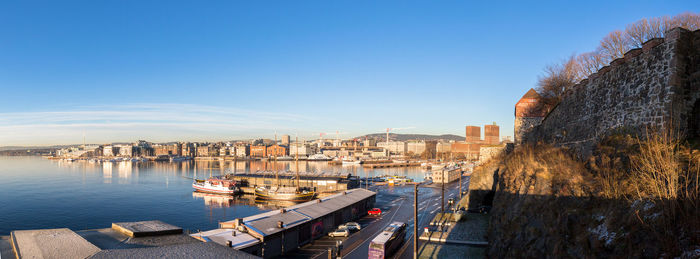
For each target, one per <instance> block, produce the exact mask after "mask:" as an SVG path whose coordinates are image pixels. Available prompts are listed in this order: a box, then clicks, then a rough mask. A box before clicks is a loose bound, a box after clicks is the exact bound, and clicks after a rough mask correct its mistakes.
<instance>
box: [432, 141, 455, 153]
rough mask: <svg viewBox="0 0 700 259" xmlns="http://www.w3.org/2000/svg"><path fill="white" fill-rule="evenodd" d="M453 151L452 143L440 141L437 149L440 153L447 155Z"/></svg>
mask: <svg viewBox="0 0 700 259" xmlns="http://www.w3.org/2000/svg"><path fill="white" fill-rule="evenodd" d="M451 149H452V143H450V142H445V141H438V142H437V144H436V147H435V150H436V151H437V152H438V153H447V152H450V151H451Z"/></svg>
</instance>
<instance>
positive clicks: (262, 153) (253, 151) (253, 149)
mask: <svg viewBox="0 0 700 259" xmlns="http://www.w3.org/2000/svg"><path fill="white" fill-rule="evenodd" d="M250 156H251V157H267V147H266V146H264V145H259V146H250Z"/></svg>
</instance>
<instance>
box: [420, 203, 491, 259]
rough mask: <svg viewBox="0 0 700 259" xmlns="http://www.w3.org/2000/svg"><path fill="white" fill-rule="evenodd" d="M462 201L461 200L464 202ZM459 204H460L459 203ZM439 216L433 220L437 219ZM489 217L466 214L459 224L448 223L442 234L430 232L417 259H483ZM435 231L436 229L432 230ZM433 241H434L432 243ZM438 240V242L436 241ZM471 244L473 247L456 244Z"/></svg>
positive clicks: (486, 215)
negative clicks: (428, 240)
mask: <svg viewBox="0 0 700 259" xmlns="http://www.w3.org/2000/svg"><path fill="white" fill-rule="evenodd" d="M464 199H468V197H464ZM464 199H463V200H464ZM460 203H461V202H460ZM438 217H439V215H437V216H436V218H435V219H434V220H438V221H439V220H440V219H438ZM488 223H489V215H488V214H480V213H467V214H465V215H464V216H463V218H462V220H461V221H459V222H450V224H449V226H446V227H447V230H445V231H444V232H432V233H431V234H430V236H429V237H426V236H424V237H423V238H430V240H431V241H430V242H427V241H423V242H426V244H425V246H423V247H422V249H421V250H420V251H419V255H418V257H419V258H485V257H486V247H485V246H484V243H486V242H488V239H487V236H486V230H487V228H488ZM434 230H435V231H437V228H435V229H434ZM432 240H435V241H432ZM437 240H440V241H437ZM457 243H473V244H475V245H466V244H457Z"/></svg>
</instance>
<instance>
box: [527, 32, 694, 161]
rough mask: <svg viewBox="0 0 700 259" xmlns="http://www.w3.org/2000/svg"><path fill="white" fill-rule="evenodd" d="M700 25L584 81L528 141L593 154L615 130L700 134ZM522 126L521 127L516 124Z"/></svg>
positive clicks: (654, 42)
mask: <svg viewBox="0 0 700 259" xmlns="http://www.w3.org/2000/svg"><path fill="white" fill-rule="evenodd" d="M699 97H700V30H696V31H694V32H690V31H688V30H685V29H682V28H675V29H672V30H670V31H668V32H667V33H666V38H664V39H652V40H649V41H648V42H646V43H644V45H643V47H642V48H641V49H633V50H630V51H629V52H627V53H626V54H625V56H624V58H620V59H616V60H614V61H613V62H612V63H611V64H610V66H606V67H603V68H601V69H600V70H599V71H598V72H597V73H594V74H592V75H590V76H589V77H588V79H585V80H583V81H582V82H580V83H579V84H578V85H577V86H576V87H574V88H573V89H572V90H571V91H568V92H567V93H566V94H565V96H564V97H563V98H562V101H561V102H560V103H559V105H557V106H556V107H554V108H553V109H552V110H551V112H550V113H549V114H547V116H546V117H545V118H544V120H542V122H541V123H540V125H538V126H535V127H534V128H532V130H529V131H527V132H525V133H523V140H524V141H530V142H533V141H544V142H547V143H554V144H556V145H562V146H568V147H572V148H575V149H579V150H580V151H582V155H586V154H589V153H590V151H591V149H592V148H593V146H594V145H595V143H596V142H597V141H598V140H600V139H601V138H603V137H605V136H606V135H607V134H609V133H610V132H611V131H612V130H614V129H626V130H631V131H638V133H643V131H644V130H645V129H646V128H655V129H664V128H665V127H667V126H668V125H672V126H673V128H674V129H675V130H678V131H680V132H681V133H684V134H687V135H690V136H693V135H695V136H700V130H699V129H700V126H698V124H700V123H699V122H700V118H698V116H699V115H698V114H697V112H698V110H700V108H698V106H700V104H698V103H699V101H698V99H700V98H699ZM516 130H517V129H516Z"/></svg>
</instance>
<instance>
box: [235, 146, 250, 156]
mask: <svg viewBox="0 0 700 259" xmlns="http://www.w3.org/2000/svg"><path fill="white" fill-rule="evenodd" d="M235 149H236V156H237V157H241V158H244V157H248V156H249V155H250V148H249V147H248V145H246V144H236V146H235Z"/></svg>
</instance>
